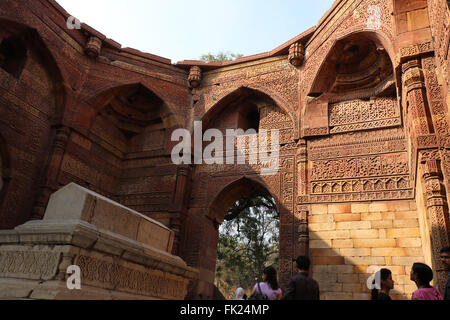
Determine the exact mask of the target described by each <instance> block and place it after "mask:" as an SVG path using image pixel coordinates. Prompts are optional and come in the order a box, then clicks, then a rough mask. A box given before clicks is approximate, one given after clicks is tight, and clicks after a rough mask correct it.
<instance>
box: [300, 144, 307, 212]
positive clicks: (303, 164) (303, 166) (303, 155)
mask: <svg viewBox="0 0 450 320" xmlns="http://www.w3.org/2000/svg"><path fill="white" fill-rule="evenodd" d="M307 164H308V158H307V149H306V140H303V139H300V140H299V142H298V143H297V177H298V189H297V190H298V192H297V197H298V199H299V202H300V203H305V202H306V201H305V199H304V198H305V197H306V194H307V188H306V186H307V181H306V179H307V172H306V170H307Z"/></svg>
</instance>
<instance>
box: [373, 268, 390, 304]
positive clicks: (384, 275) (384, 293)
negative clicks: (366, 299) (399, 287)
mask: <svg viewBox="0 0 450 320" xmlns="http://www.w3.org/2000/svg"><path fill="white" fill-rule="evenodd" d="M378 279H379V281H380V285H379V286H380V290H378V289H377V288H373V289H372V300H392V299H391V297H390V296H389V292H390V291H391V290H392V289H394V280H392V272H391V270H389V269H381V270H380V271H378V272H377V273H376V274H375V280H374V284H375V281H377V280H378Z"/></svg>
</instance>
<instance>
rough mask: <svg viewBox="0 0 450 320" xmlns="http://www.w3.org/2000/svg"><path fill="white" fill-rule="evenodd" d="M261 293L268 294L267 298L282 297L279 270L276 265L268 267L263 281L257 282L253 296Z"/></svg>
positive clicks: (264, 272) (262, 294) (275, 298)
mask: <svg viewBox="0 0 450 320" xmlns="http://www.w3.org/2000/svg"><path fill="white" fill-rule="evenodd" d="M255 294H259V295H261V296H266V297H267V299H266V300H280V299H281V298H282V291H281V289H280V287H279V285H278V280H277V271H276V270H275V268H274V267H267V268H265V269H264V271H263V282H259V283H257V284H255V286H254V288H253V291H252V296H253V297H254V296H255Z"/></svg>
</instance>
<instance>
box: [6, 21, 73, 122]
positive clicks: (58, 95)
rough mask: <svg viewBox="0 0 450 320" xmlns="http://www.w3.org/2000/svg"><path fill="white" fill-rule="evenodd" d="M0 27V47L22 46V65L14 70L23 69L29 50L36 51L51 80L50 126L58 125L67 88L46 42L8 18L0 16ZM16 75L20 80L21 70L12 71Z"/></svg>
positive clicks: (34, 30) (23, 25)
mask: <svg viewBox="0 0 450 320" xmlns="http://www.w3.org/2000/svg"><path fill="white" fill-rule="evenodd" d="M0 26H2V31H3V33H4V34H3V35H2V34H0V46H1V44H2V43H3V42H5V40H6V41H9V40H11V41H20V42H22V44H21V46H23V47H24V48H23V49H24V50H25V52H24V55H25V56H24V58H25V60H24V61H23V62H22V63H19V65H17V63H15V64H16V65H15V68H20V69H23V68H24V67H25V63H26V60H27V59H28V58H29V55H30V53H29V50H33V51H36V52H37V54H38V55H39V59H40V60H41V62H42V64H43V65H44V66H45V69H46V71H47V72H48V74H49V76H50V77H51V78H52V82H53V86H54V88H53V92H54V99H55V112H54V114H53V115H52V116H51V121H52V124H58V123H59V122H61V121H62V118H63V116H64V109H65V106H66V97H67V91H68V88H67V87H66V86H65V85H64V78H63V74H62V68H61V66H60V65H59V63H58V61H57V59H56V58H55V54H54V53H53V52H52V51H51V50H50V48H49V46H48V45H47V43H46V40H45V39H44V38H43V37H42V36H41V35H40V33H39V31H38V30H37V29H35V28H32V27H30V26H28V25H25V24H23V23H21V22H18V21H15V20H11V19H10V17H3V16H0ZM8 33H9V34H10V35H11V36H10V39H9V38H8V37H5V34H8ZM13 73H16V74H15V75H14V76H15V77H16V78H20V75H21V70H14V72H13Z"/></svg>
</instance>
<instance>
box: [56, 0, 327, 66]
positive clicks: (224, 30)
mask: <svg viewBox="0 0 450 320" xmlns="http://www.w3.org/2000/svg"><path fill="white" fill-rule="evenodd" d="M57 2H58V3H59V4H60V5H61V6H62V7H64V9H66V10H67V12H69V13H70V14H71V15H73V16H74V17H76V18H77V19H79V20H81V22H84V23H87V24H88V25H90V26H91V27H93V28H94V29H96V30H98V31H99V32H101V33H103V34H104V35H106V36H107V37H108V38H110V39H113V40H115V41H117V42H119V43H120V44H121V45H122V47H131V48H135V49H138V50H140V51H144V52H148V53H152V54H156V55H159V56H162V57H165V58H168V59H171V60H172V62H173V63H174V62H177V61H180V60H185V59H186V60H187V59H193V60H198V59H199V58H200V56H201V55H202V54H206V53H209V52H211V53H217V52H219V51H223V52H227V51H229V52H233V53H242V54H244V55H245V56H248V55H252V54H257V53H262V52H266V51H270V50H272V49H274V48H276V47H277V46H279V45H281V44H283V43H284V42H286V41H288V40H290V39H292V38H293V37H295V36H297V35H298V34H300V33H302V32H303V31H305V30H307V29H309V28H310V27H312V26H314V25H316V24H317V22H318V21H319V19H320V18H321V17H322V15H323V14H324V13H325V12H326V11H327V10H328V9H329V8H330V7H331V6H332V4H333V2H334V0H315V1H310V0H281V1H280V0H227V1H220V2H219V1H211V0H209V1H208V0H190V1H187V0H165V1H164V0H57Z"/></svg>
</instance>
